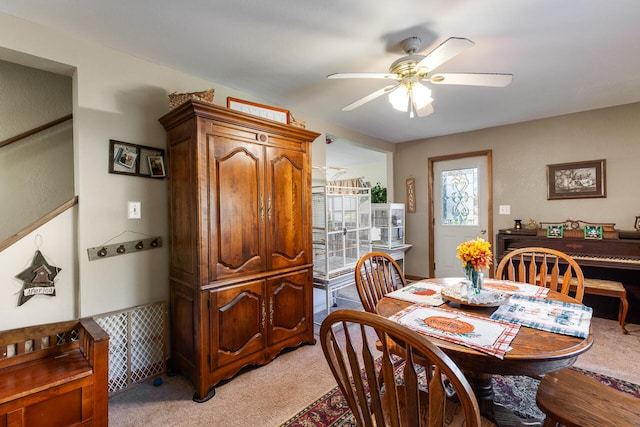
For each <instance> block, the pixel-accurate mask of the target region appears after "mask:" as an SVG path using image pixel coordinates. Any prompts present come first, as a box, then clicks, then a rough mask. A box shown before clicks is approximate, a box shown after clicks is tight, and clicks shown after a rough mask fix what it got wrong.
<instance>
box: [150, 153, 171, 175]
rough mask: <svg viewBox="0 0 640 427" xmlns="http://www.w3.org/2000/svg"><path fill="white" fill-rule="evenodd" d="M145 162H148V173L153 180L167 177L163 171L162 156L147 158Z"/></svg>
mask: <svg viewBox="0 0 640 427" xmlns="http://www.w3.org/2000/svg"><path fill="white" fill-rule="evenodd" d="M147 160H148V162H149V171H150V173H151V176H152V177H153V178H160V177H163V176H166V175H167V174H166V173H165V171H164V160H163V159H162V156H149V157H147Z"/></svg>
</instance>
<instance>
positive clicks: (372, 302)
mask: <svg viewBox="0 0 640 427" xmlns="http://www.w3.org/2000/svg"><path fill="white" fill-rule="evenodd" d="M355 282H356V289H357V290H358V296H359V297H360V301H361V302H362V307H363V308H364V309H365V311H368V312H369V313H375V312H376V304H377V303H378V301H380V300H381V299H382V297H384V296H385V295H386V294H388V293H389V292H393V291H395V290H397V289H400V288H403V287H405V286H407V280H406V279H405V277H404V274H403V273H402V269H401V268H400V266H399V265H398V263H397V262H396V261H395V260H394V259H393V258H392V257H391V256H390V255H389V254H386V253H384V252H369V253H368V254H365V255H363V256H362V257H361V258H360V259H359V260H358V262H357V263H356V268H355Z"/></svg>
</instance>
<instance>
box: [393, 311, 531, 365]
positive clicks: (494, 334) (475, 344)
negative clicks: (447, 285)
mask: <svg viewBox="0 0 640 427" xmlns="http://www.w3.org/2000/svg"><path fill="white" fill-rule="evenodd" d="M389 319H391V320H394V321H396V322H398V323H400V324H402V325H405V326H407V327H408V328H410V329H413V330H415V331H418V332H420V333H421V334H425V335H428V336H431V337H435V338H440V339H442V340H445V341H450V342H454V343H456V344H460V345H464V346H466V347H470V348H473V349H474V350H478V351H482V352H484V353H487V354H491V355H493V356H496V357H497V358H499V359H502V358H504V355H505V353H506V352H507V351H509V350H511V347H510V344H511V341H513V339H514V338H515V336H516V334H517V333H518V331H519V330H520V326H519V325H515V324H513V323H507V322H502V321H496V320H491V319H488V318H484V317H478V316H472V315H469V314H464V313H458V312H454V311H449V310H443V309H441V308H437V307H426V306H422V305H416V304H414V305H410V306H409V307H407V308H405V309H404V310H401V311H399V312H398V313H396V314H394V315H393V316H391V317H389Z"/></svg>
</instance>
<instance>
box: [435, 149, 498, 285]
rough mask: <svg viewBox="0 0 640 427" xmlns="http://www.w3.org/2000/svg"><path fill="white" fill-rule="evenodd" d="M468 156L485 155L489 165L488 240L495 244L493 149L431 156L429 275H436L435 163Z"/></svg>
mask: <svg viewBox="0 0 640 427" xmlns="http://www.w3.org/2000/svg"><path fill="white" fill-rule="evenodd" d="M467 157H485V161H486V166H487V212H486V215H487V234H488V238H487V240H488V241H489V242H490V243H491V245H492V246H493V160H492V159H493V153H492V151H491V150H483V151H471V152H468V153H458V154H448V155H446V156H436V157H429V159H428V167H427V170H428V172H427V173H428V181H429V184H428V189H429V195H428V201H427V203H428V209H429V230H428V233H429V277H433V276H434V275H435V270H436V266H435V246H436V242H435V236H434V233H433V231H434V227H435V215H434V206H433V185H434V177H433V169H434V163H436V162H444V161H448V160H457V159H464V158H467ZM489 276H490V277H493V268H490V269H489Z"/></svg>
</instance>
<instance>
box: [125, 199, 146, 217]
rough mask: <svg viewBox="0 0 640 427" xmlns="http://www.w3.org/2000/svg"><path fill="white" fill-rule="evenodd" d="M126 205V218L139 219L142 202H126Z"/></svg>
mask: <svg viewBox="0 0 640 427" xmlns="http://www.w3.org/2000/svg"><path fill="white" fill-rule="evenodd" d="M127 203H128V206H127V218H129V219H141V218H142V212H141V205H142V203H140V202H127Z"/></svg>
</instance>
